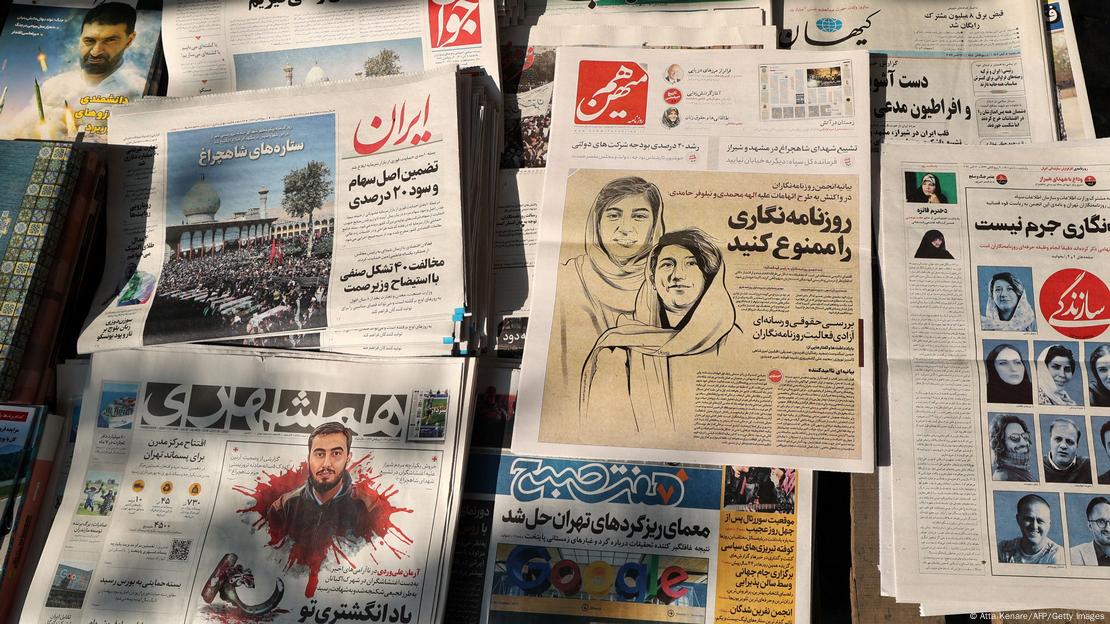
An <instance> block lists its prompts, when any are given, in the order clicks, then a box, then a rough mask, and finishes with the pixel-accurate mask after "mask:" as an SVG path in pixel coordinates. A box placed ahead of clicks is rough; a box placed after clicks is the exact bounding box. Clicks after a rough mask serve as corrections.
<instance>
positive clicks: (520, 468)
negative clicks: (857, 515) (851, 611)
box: [469, 453, 812, 624]
mask: <svg viewBox="0 0 1110 624" xmlns="http://www.w3.org/2000/svg"><path fill="white" fill-rule="evenodd" d="M470 461H471V462H473V466H472V467H471V468H470V469H469V472H470V475H472V476H473V475H478V477H477V478H475V479H473V482H474V483H481V484H489V485H490V486H493V485H494V484H495V485H496V487H495V488H494V487H489V488H488V489H486V490H485V492H486V494H487V500H489V501H490V503H489V510H490V515H491V519H492V527H491V529H490V534H489V544H488V551H487V553H488V554H487V556H486V570H485V588H484V592H483V595H482V601H483V603H482V613H483V617H482V622H491V623H506V624H507V623H514V622H535V623H537V624H555V623H559V624H563V623H571V624H573V623H583V624H585V623H588V622H593V621H597V620H599V619H605V620H610V619H614V620H615V619H621V620H624V619H631V620H635V621H637V622H687V623H699V624H708V623H710V622H718V623H721V622H734V623H740V622H744V623H748V624H772V623H775V624H787V623H793V622H808V621H809V619H810V613H809V594H810V588H809V580H808V579H809V576H810V560H809V557H808V553H809V552H811V550H810V545H811V541H812V528H811V525H810V522H811V518H812V490H811V483H812V481H811V478H810V477H811V473H809V472H805V471H799V470H795V469H792V468H777V467H775V468H762V467H748V466H726V467H723V468H722V467H719V466H715V467H709V466H689V465H686V466H683V465H675V464H671V465H656V464H648V463H629V462H612V461H604V462H599V461H583V460H569V459H555V458H535V457H520V456H514V455H510V454H504V455H498V454H485V453H475V454H474V455H473V456H472V457H471V460H470Z"/></svg>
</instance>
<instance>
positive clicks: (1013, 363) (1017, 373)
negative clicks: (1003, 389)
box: [994, 347, 1025, 386]
mask: <svg viewBox="0 0 1110 624" xmlns="http://www.w3.org/2000/svg"><path fill="white" fill-rule="evenodd" d="M994 370H995V372H996V373H998V377H999V378H1000V379H1002V381H1004V382H1006V383H1008V384H1010V385H1011V386H1016V385H1018V384H1020V383H1021V381H1022V380H1023V379H1025V364H1024V363H1022V361H1021V354H1020V353H1018V352H1017V351H1016V350H1014V349H1010V348H1008V347H1007V348H1005V349H1003V350H1001V351H999V352H998V357H996V358H995V359H994Z"/></svg>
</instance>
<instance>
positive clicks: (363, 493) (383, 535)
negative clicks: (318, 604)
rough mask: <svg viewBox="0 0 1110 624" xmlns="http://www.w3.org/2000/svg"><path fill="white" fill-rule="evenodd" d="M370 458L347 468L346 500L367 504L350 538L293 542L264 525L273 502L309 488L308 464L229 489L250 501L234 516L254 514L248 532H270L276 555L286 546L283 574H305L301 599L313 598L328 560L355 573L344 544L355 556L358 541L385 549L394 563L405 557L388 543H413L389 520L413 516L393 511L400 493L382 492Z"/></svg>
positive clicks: (316, 534) (321, 535) (317, 536)
mask: <svg viewBox="0 0 1110 624" xmlns="http://www.w3.org/2000/svg"><path fill="white" fill-rule="evenodd" d="M372 458H373V455H366V456H364V457H363V458H361V459H359V460H358V461H356V462H354V463H352V464H350V465H349V466H348V467H347V471H348V472H349V473H350V474H351V479H352V482H353V487H352V491H351V494H350V496H355V497H358V498H361V499H363V500H365V501H368V504H367V509H368V514H367V516H366V518H365V521H364V522H361V523H359V525H358V526H357V527H355V528H354V531H353V535H334V534H331V533H329V532H327V531H312V532H310V533H309V534H308V539H302V540H300V541H297V540H295V539H293V537H292V536H290V535H289V534H288V532H287V531H286V530H285V529H284V528H282V527H275V526H272V525H269V523H268V522H267V520H266V517H267V513H268V511H269V509H270V506H271V505H273V504H274V501H276V500H278V499H279V498H281V497H282V496H283V495H285V494H286V493H288V492H291V491H293V490H295V489H297V488H299V487H301V486H302V485H304V484H305V483H306V482H307V479H308V463H307V462H301V463H300V464H299V465H297V466H295V467H291V468H289V469H287V470H285V471H283V472H280V473H277V474H270V473H268V472H263V473H262V474H263V476H262V477H257V478H256V480H257V484H256V485H255V487H254V489H253V490H252V489H249V488H247V487H244V486H234V487H233V488H232V489H233V490H234V491H236V492H238V493H240V494H244V495H246V496H249V497H250V498H252V499H254V502H253V503H252V504H251V505H249V506H248V507H245V508H243V509H237V510H236V512H238V513H241V514H249V513H255V514H258V518H257V519H256V520H255V521H254V522H253V523H252V524H251V526H252V527H253V528H255V529H256V530H257V529H261V528H262V527H264V526H268V530H269V533H270V541H269V542H268V543H267V544H266V545H267V546H270V547H272V548H274V549H277V550H282V549H284V548H285V547H286V546H287V545H288V547H289V558H288V559H287V560H286V565H285V569H286V571H288V570H289V569H290V568H292V567H293V566H295V565H303V566H305V567H306V568H308V583H307V585H305V590H304V595H305V597H308V598H311V597H312V596H313V595H315V593H316V586H317V584H318V583H319V580H320V579H319V577H320V567H321V566H322V565H323V563H324V561H325V560H326V559H327V558H328V556H329V555H330V556H331V557H332V558H333V559H334V560H335V563H339V562H340V559H342V560H343V561H346V562H347V563H348V564H349V565H350V566H351V568H352V569H353V568H356V567H357V566H355V563H354V562H353V561H351V559H350V557H349V556H348V554H353V553H348V552H344V546H343V545H344V544H347V545H348V547H347V548H348V550H350V549H351V548H354V550H356V551H357V550H358V548H359V547H361V544H357V540H358V539H361V540H363V541H365V542H366V543H368V544H370V546H371V548H372V549H373V550H374V551H375V552H376V551H377V550H378V549H379V548H386V549H388V550H389V551H390V552H391V553H393V555H394V556H395V557H397V558H398V559H401V558H403V557H405V556H406V553H405V552H404V551H402V550H401V549H400V548H398V547H396V546H394V545H393V544H391V543H389V540H390V539H392V540H394V541H397V542H400V544H401V545H402V547H403V546H407V545H411V544H412V538H410V537H409V536H407V535H405V533H404V532H403V531H401V529H400V528H398V527H397V525H396V524H394V523H393V514H395V513H412V512H413V510H412V509H407V508H404V507H395V506H394V505H393V504H392V503H390V502H389V499H390V498H392V497H393V496H394V495H395V494H397V492H398V491H399V490H397V488H396V487H394V486H392V485H391V486H388V487H385V488H382V487H381V485H380V484H379V480H380V479H381V475H380V474H374V472H373V468H372V467H371V466H370V465H369V463H368V462H367V460H369V459H372ZM364 462H366V463H364ZM352 536H353V537H354V538H356V540H355V542H352V540H351V539H350V538H351V537H352ZM370 558H371V559H373V560H374V563H375V564H376V563H378V558H377V556H375V554H373V553H371V554H370Z"/></svg>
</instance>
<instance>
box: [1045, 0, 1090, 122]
mask: <svg viewBox="0 0 1110 624" xmlns="http://www.w3.org/2000/svg"><path fill="white" fill-rule="evenodd" d="M1044 20H1045V24H1046V25H1047V28H1048V35H1049V43H1050V44H1051V45H1052V48H1051V50H1052V56H1051V58H1052V73H1053V76H1055V78H1056V106H1057V111H1058V113H1059V117H1060V138H1061V139H1063V140H1067V141H1075V140H1083V139H1093V138H1095V136H1096V135H1095V121H1094V118H1093V117H1092V116H1091V103H1090V101H1089V100H1088V99H1087V81H1086V80H1085V79H1084V77H1083V65H1082V64H1081V63H1080V59H1079V44H1078V42H1077V41H1076V39H1075V29H1074V27H1073V26H1072V20H1071V5H1070V4H1069V3H1068V0H1044Z"/></svg>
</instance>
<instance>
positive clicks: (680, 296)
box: [655, 245, 705, 313]
mask: <svg viewBox="0 0 1110 624" xmlns="http://www.w3.org/2000/svg"><path fill="white" fill-rule="evenodd" d="M704 288H705V276H704V275H702V272H701V267H699V266H698V261H697V259H696V258H694V254H693V253H691V252H690V250H689V249H686V248H685V247H682V246H680V245H667V246H666V247H664V248H663V249H662V250H660V251H659V258H658V259H657V260H656V262H655V291H656V292H658V293H659V300H660V301H661V302H662V303H663V307H664V308H666V309H667V311H668V312H673V313H677V312H682V313H685V312H686V311H688V310H689V309H690V307H691V306H693V305H694V302H696V301H697V300H698V297H700V296H701V291H702V290H703V289H704Z"/></svg>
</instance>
